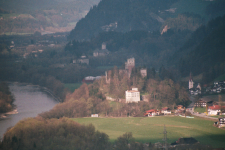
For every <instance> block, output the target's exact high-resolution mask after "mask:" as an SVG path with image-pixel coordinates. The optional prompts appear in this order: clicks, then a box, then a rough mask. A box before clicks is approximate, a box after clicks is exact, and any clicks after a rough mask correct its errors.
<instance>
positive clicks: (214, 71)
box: [172, 16, 225, 82]
mask: <svg viewBox="0 0 225 150" xmlns="http://www.w3.org/2000/svg"><path fill="white" fill-rule="evenodd" d="M224 29H225V16H223V17H218V18H216V19H213V20H211V21H210V22H209V23H208V24H207V25H204V26H201V27H200V28H198V29H197V30H196V31H195V32H194V33H193V34H192V36H191V38H190V39H189V40H188V41H187V42H186V43H185V44H184V46H183V47H182V48H181V49H180V50H179V51H178V52H177V53H175V55H174V57H173V58H172V60H173V61H174V60H175V61H176V60H179V61H178V63H177V66H178V67H179V70H180V72H181V73H182V74H183V75H185V74H186V75H187V74H188V72H190V71H191V72H192V73H193V74H194V75H197V74H200V73H204V76H203V77H204V80H205V82H207V81H211V80H212V79H214V78H216V77H218V76H220V75H222V74H224V73H225V70H224V67H225V60H224V58H225V40H224V39H225V36H224V35H225V30H224Z"/></svg>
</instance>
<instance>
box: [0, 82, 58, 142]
mask: <svg viewBox="0 0 225 150" xmlns="http://www.w3.org/2000/svg"><path fill="white" fill-rule="evenodd" d="M9 88H10V91H11V93H12V94H13V96H14V99H15V101H14V102H13V104H14V106H15V107H14V109H13V110H12V111H10V112H7V114H5V113H2V114H1V119H0V139H1V138H3V136H4V133H5V132H6V131H7V129H8V128H10V127H13V126H14V125H15V124H16V123H18V122H19V121H21V120H24V119H25V118H31V117H36V116H37V115H38V114H40V113H43V112H46V111H49V110H51V109H52V108H53V107H54V106H55V105H56V104H58V101H57V100H56V99H54V98H53V97H52V96H51V95H50V94H49V93H47V92H44V91H42V90H41V89H40V88H39V86H34V85H27V84H24V83H22V84H21V83H14V82H11V83H9Z"/></svg>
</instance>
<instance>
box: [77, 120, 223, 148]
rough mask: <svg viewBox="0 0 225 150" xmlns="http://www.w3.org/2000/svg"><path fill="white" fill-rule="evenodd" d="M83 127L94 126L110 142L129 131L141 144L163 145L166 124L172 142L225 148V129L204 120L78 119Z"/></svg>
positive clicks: (169, 139) (169, 140)
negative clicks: (186, 140) (188, 139)
mask: <svg viewBox="0 0 225 150" xmlns="http://www.w3.org/2000/svg"><path fill="white" fill-rule="evenodd" d="M73 120H74V121H76V122H79V123H81V124H90V123H92V124H93V125H94V126H95V128H96V130H99V131H101V132H104V133H106V134H108V135H109V138H110V141H114V140H116V139H117V137H119V136H121V135H122V134H124V133H125V132H132V133H133V136H134V138H135V139H136V141H138V142H143V143H146V142H152V143H156V142H162V139H163V129H164V124H165V126H166V130H167V132H168V134H167V137H168V142H169V143H172V142H174V141H177V140H178V139H179V138H180V137H193V138H195V139H197V140H198V141H199V142H200V143H202V144H208V145H212V146H213V147H215V148H220V147H225V142H224V139H225V130H222V129H219V128H216V127H214V126H213V123H214V122H213V121H210V120H203V119H200V118H194V119H193V118H192V119H191V118H189V119H188V118H182V117H170V116H167V117H152V118H150V117H137V118H74V119H73Z"/></svg>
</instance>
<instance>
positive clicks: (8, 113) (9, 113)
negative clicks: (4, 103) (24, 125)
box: [0, 109, 18, 120]
mask: <svg viewBox="0 0 225 150" xmlns="http://www.w3.org/2000/svg"><path fill="white" fill-rule="evenodd" d="M15 114H18V111H17V109H14V110H12V111H9V112H6V113H1V114H0V120H1V119H4V118H7V116H8V115H15Z"/></svg>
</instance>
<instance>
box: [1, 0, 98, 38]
mask: <svg viewBox="0 0 225 150" xmlns="http://www.w3.org/2000/svg"><path fill="white" fill-rule="evenodd" d="M98 2H99V0H84V1H82V0H66V1H62V0H53V1H50V0H47V1H43V0H41V1H38V0H32V1H31V0H18V1H15V0H9V1H5V0H3V1H1V2H0V10H1V11H0V24H1V28H0V34H18V33H34V32H35V31H39V32H42V33H45V32H69V31H70V30H72V29H73V28H74V26H75V25H76V22H77V21H78V20H79V19H81V18H82V17H84V16H85V15H86V14H87V12H88V11H89V9H90V7H92V6H93V5H96V4H97V3H98Z"/></svg>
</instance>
